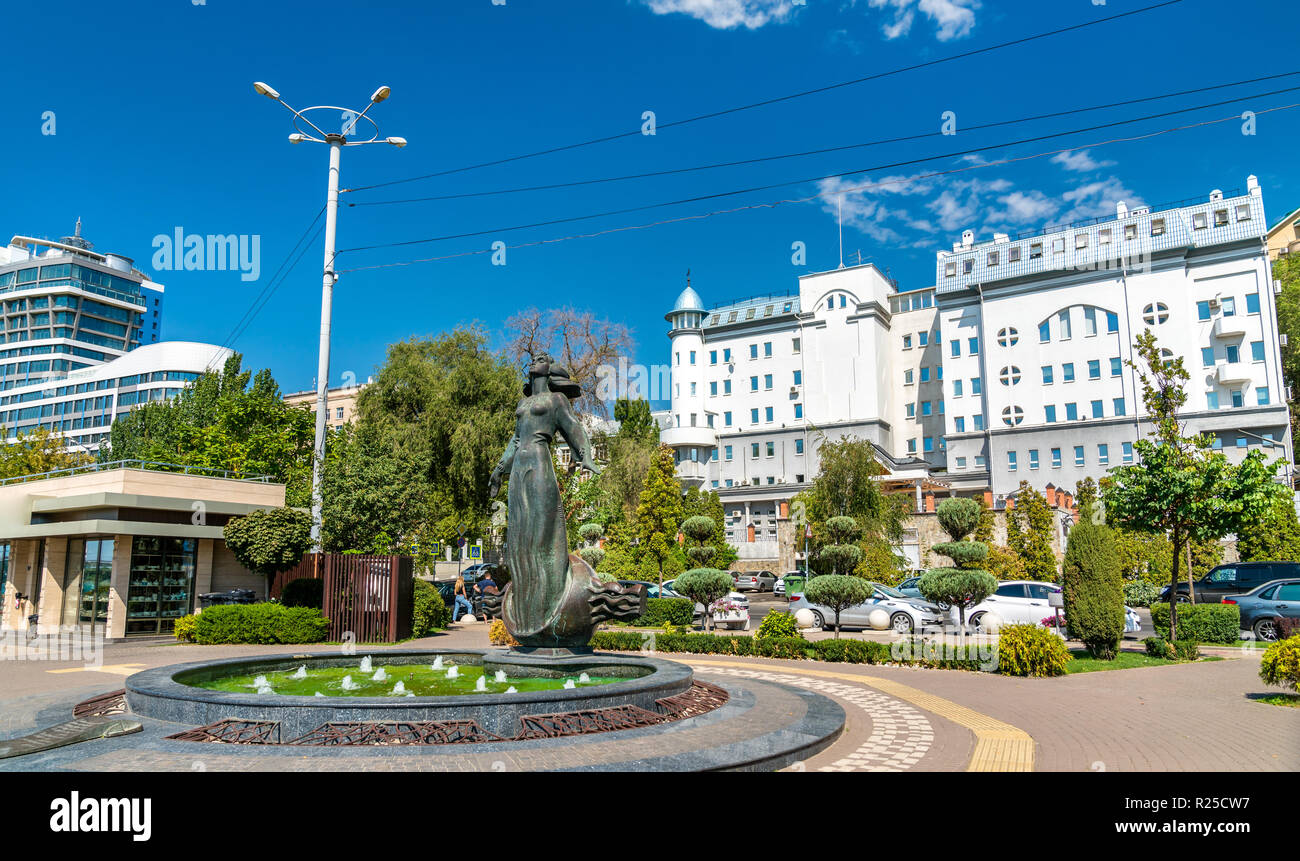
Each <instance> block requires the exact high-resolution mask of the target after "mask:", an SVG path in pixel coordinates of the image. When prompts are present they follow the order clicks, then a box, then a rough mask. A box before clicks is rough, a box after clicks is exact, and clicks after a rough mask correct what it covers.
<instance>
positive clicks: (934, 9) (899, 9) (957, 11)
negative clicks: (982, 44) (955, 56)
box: [868, 0, 980, 42]
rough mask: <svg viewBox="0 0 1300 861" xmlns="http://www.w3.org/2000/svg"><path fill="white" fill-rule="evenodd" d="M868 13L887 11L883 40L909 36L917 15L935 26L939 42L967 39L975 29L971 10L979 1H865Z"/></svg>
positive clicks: (974, 8) (973, 12)
mask: <svg viewBox="0 0 1300 861" xmlns="http://www.w3.org/2000/svg"><path fill="white" fill-rule="evenodd" d="M868 5H869V6H870V7H871V8H872V9H889V10H892V11H893V13H894V17H893V19H892V20H891V21H889V22H888V23H885V24H882V25H881V27H880V31H881V32H882V33H883V34H884V36H885V38H886V39H897V38H899V37H900V36H906V35H907V34H908V33H909V32H911V29H912V24H913V22H914V21H915V20H916V13H917V12H920V13H921V14H922V15H924V16H925V17H926V18H928V19H930V21H931V22H933V23H934V24H935V26H936V28H937V29H936V30H935V34H934V35H935V38H936V39H938V40H939V41H940V42H948V41H951V40H952V39H960V38H962V37H963V36H969V35H970V32H971V30H973V29H974V28H975V10H976V9H979V8H980V0H868Z"/></svg>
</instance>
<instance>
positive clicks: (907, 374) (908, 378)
mask: <svg viewBox="0 0 1300 861" xmlns="http://www.w3.org/2000/svg"><path fill="white" fill-rule="evenodd" d="M903 385H905V386H910V385H912V369H911V368H908V369H907V370H906V371H903Z"/></svg>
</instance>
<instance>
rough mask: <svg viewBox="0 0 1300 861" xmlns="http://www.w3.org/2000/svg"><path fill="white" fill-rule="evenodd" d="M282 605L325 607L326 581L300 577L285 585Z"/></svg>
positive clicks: (282, 593)
mask: <svg viewBox="0 0 1300 861" xmlns="http://www.w3.org/2000/svg"><path fill="white" fill-rule="evenodd" d="M280 603H281V604H283V605H284V606H286V607H315V608H316V609H317V610H319V609H320V608H321V607H324V606H325V581H324V580H323V579H321V578H319V577H299V578H298V579H297V580H290V581H289V582H288V583H285V584H284V590H283V591H282V592H280Z"/></svg>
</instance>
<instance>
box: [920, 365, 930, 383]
mask: <svg viewBox="0 0 1300 861" xmlns="http://www.w3.org/2000/svg"><path fill="white" fill-rule="evenodd" d="M921 382H923V383H928V382H930V369H929V368H922V369H921Z"/></svg>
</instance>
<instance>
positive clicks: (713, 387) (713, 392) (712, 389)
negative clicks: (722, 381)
mask: <svg viewBox="0 0 1300 861" xmlns="http://www.w3.org/2000/svg"><path fill="white" fill-rule="evenodd" d="M717 396H718V384H717V383H709V397H711V398H716V397H717Z"/></svg>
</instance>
